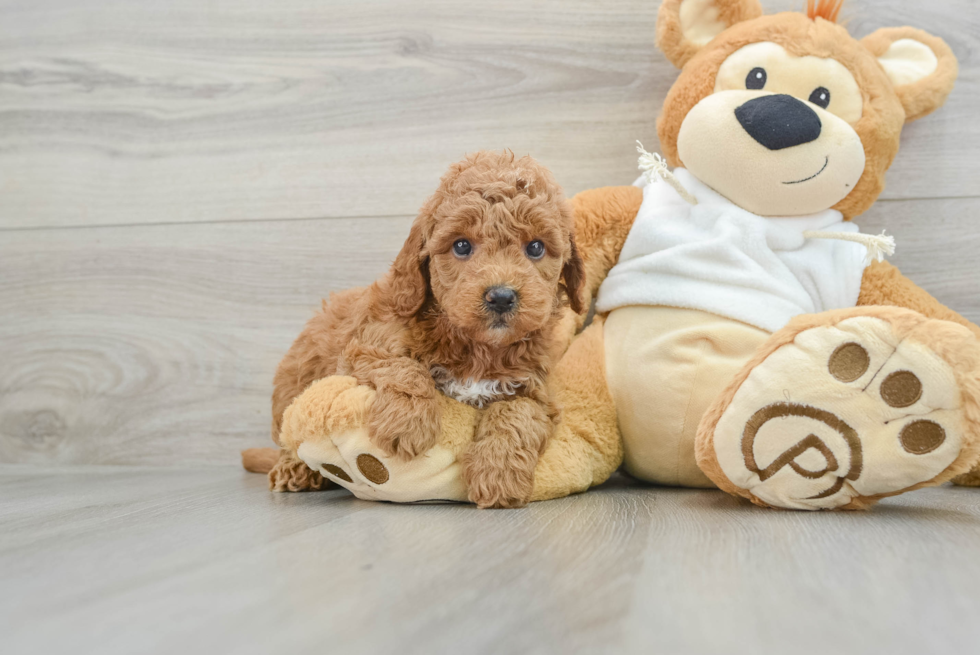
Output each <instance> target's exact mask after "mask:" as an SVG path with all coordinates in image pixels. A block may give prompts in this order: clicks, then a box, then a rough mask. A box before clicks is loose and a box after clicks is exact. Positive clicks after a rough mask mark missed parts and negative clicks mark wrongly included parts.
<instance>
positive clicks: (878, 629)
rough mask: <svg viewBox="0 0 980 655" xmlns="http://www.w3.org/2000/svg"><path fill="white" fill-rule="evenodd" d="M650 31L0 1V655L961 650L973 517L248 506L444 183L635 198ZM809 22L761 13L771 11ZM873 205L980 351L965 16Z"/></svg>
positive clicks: (906, 265)
mask: <svg viewBox="0 0 980 655" xmlns="http://www.w3.org/2000/svg"><path fill="white" fill-rule="evenodd" d="M658 4H659V3H658V2H657V0H539V1H538V2H526V1H524V0H496V1H494V2H486V1H483V0H479V1H478V0H356V1H355V0H346V1H345V0H274V1H273V0H208V1H207V2H202V1H201V0H0V590H2V592H3V593H0V652H3V653H4V655H6V653H8V652H11V653H44V654H47V653H52V652H64V651H71V652H75V653H99V654H102V653H144V652H145V653H162V652H167V653H170V652H175V651H177V652H187V653H192V654H196V653H199V652H201V653H215V652H218V653H222V652H242V653H251V652H255V653H259V652H261V653H269V652H273V653H282V652H288V653H305V652H334V651H336V652H345V653H359V652H404V653H443V652H464V653H525V652H527V653H571V652H613V653H634V652H635V653H682V652H683V653H721V652H724V653H738V652H750V653H764V652H794V653H810V652H813V653H818V652H819V653H825V652H833V653H852V652H853V653H865V652H889V653H916V654H917V655H918V654H921V653H929V652H941V651H947V650H951V651H953V650H955V651H957V652H972V651H974V650H976V644H977V643H978V642H980V628H978V623H977V620H976V617H977V616H978V613H980V591H978V590H980V564H978V562H980V545H978V544H980V490H964V489H956V488H942V489H936V490H925V491H920V492H916V493H913V494H909V495H907V496H905V497H902V498H900V499H893V500H890V501H888V502H886V503H884V504H883V505H882V506H881V507H879V508H878V509H876V510H874V511H873V512H871V513H864V514H847V515H844V514H819V515H811V514H806V515H803V514H793V513H782V512H765V511H762V510H757V509H754V508H752V507H750V506H748V505H745V504H742V503H739V502H736V501H735V500H733V499H730V498H728V497H726V496H724V495H723V494H721V493H718V492H701V491H682V490H672V489H653V488H646V487H639V486H634V485H632V484H631V483H629V482H628V481H626V480H624V479H617V480H615V481H614V482H612V483H610V484H608V485H606V486H605V487H603V488H601V489H599V490H595V491H592V492H590V493H588V494H585V495H582V496H578V497H574V498H568V499H563V500H559V501H554V502H549V503H544V504H538V505H535V506H532V507H529V508H527V509H524V510H519V511H514V512H478V511H476V510H475V509H473V508H470V507H462V506H419V507H397V506H392V505H385V504H377V503H365V502H362V501H358V500H355V499H353V498H352V497H350V496H349V495H347V494H346V493H344V492H329V493H324V494H309V495H305V494H304V495H278V494H276V495H274V494H270V493H268V492H267V491H266V489H265V483H264V480H263V479H262V477H261V476H250V475H247V474H245V473H243V472H241V471H240V470H239V469H238V468H237V466H238V451H239V450H240V449H241V448H244V447H249V446H261V445H267V444H268V443H269V441H268V425H269V410H268V398H269V394H270V391H271V378H272V372H273V370H274V367H275V364H276V362H277V361H278V359H279V357H280V356H281V355H282V353H283V352H284V351H285V349H286V348H287V347H288V345H289V343H290V341H291V340H292V338H293V337H294V336H295V334H296V333H297V332H298V331H299V329H300V328H301V326H302V323H303V322H304V321H305V320H306V318H307V317H309V316H310V315H311V313H312V312H313V311H314V309H315V308H316V307H317V306H318V305H319V302H320V299H321V298H322V297H324V296H326V295H327V294H328V293H330V292H331V291H335V290H338V289H342V288H346V287H350V286H355V285H361V284H365V283H368V282H370V281H371V280H373V279H375V278H376V277H377V276H378V275H379V274H381V272H382V271H384V270H385V268H386V267H387V265H388V263H389V262H390V260H391V259H392V257H393V256H394V254H395V252H396V251H397V249H398V247H399V245H400V244H401V242H402V240H403V238H404V236H405V234H406V233H407V229H408V224H409V222H410V221H411V219H412V216H413V214H414V213H415V211H416V210H417V208H418V207H419V206H420V205H421V203H422V201H423V199H424V198H425V197H426V196H427V195H428V194H429V193H431V192H432V190H433V189H434V188H435V185H436V183H437V180H438V178H439V176H440V175H441V174H442V172H443V171H444V170H445V168H446V167H447V166H448V165H449V164H450V163H451V162H453V161H456V160H457V159H459V158H460V157H461V156H462V155H463V154H464V153H465V152H468V151H473V150H477V149H481V148H494V149H499V148H504V147H509V148H512V149H514V150H515V151H517V152H518V153H521V154H523V153H530V154H532V155H534V156H535V157H537V158H538V159H539V160H541V161H542V162H543V163H545V164H546V165H548V166H549V167H551V168H552V170H553V171H554V172H555V174H556V176H557V177H558V179H559V180H560V181H561V182H562V183H563V185H564V186H565V188H566V190H567V191H568V192H569V193H575V192H577V191H581V190H583V189H587V188H591V187H596V186H603V185H612V184H629V183H630V182H632V180H633V179H634V178H635V177H636V154H635V151H634V145H633V144H634V141H635V140H636V139H641V140H642V141H643V142H644V144H646V145H647V147H648V148H650V149H654V148H656V147H657V143H656V136H655V128H654V121H655V118H656V116H657V114H658V112H659V107H660V105H661V103H662V102H663V98H664V96H665V94H666V92H667V89H668V88H669V86H670V84H671V83H672V82H673V80H674V79H675V76H676V71H675V70H674V69H673V68H672V67H671V66H670V65H669V64H668V63H667V62H666V60H665V59H664V57H663V56H662V55H661V54H660V53H659V52H658V51H657V50H656V48H655V47H654V45H653V35H654V24H655V19H656V12H657V6H658ZM803 4H804V2H803V0H763V5H764V6H765V7H766V9H767V10H768V11H776V10H787V9H791V10H796V9H798V8H799V7H800V6H802V5H803ZM844 14H845V16H846V17H847V19H848V20H849V23H848V25H849V28H850V29H851V30H852V32H853V33H855V34H857V35H864V34H867V33H870V32H871V31H873V30H874V29H877V28H878V27H882V26H891V25H905V24H912V25H915V26H918V27H921V28H923V29H926V30H928V31H930V32H933V33H935V34H939V35H941V36H943V37H944V38H945V39H946V40H947V41H948V42H949V43H950V45H951V47H952V48H953V50H954V51H955V52H956V54H957V56H958V57H959V59H960V66H961V72H960V80H959V83H958V87H957V89H956V91H954V93H953V95H952V97H951V98H950V101H949V103H948V105H947V106H946V107H945V108H944V109H942V110H941V111H940V112H938V113H936V114H935V115H933V116H930V117H928V118H926V119H924V120H922V121H920V122H918V123H916V124H914V125H911V126H909V127H907V128H906V130H905V135H904V141H903V146H902V150H901V152H900V153H899V156H898V159H897V160H896V162H895V165H894V166H893V168H892V170H891V171H890V173H889V177H888V181H889V186H888V189H887V190H886V192H885V194H884V196H883V197H882V199H881V201H880V202H879V203H878V204H877V205H876V206H875V207H874V208H873V209H872V210H871V211H870V212H869V213H868V214H867V215H865V216H863V217H861V219H860V220H859V222H860V223H861V224H862V227H863V229H864V231H866V232H871V233H877V232H879V231H881V230H882V229H887V230H888V231H889V233H890V234H893V235H894V236H895V237H896V238H897V240H898V244H899V252H898V254H897V255H896V256H895V257H894V258H893V259H892V261H893V262H894V263H895V264H897V265H898V266H899V267H900V268H901V269H902V270H903V271H904V272H905V273H906V274H907V275H909V276H910V277H911V278H912V279H914V280H916V281H917V282H919V283H920V284H921V285H922V286H923V287H924V288H926V289H927V290H929V291H930V292H931V293H933V294H934V295H935V296H937V297H938V298H939V299H940V300H942V301H943V302H945V303H946V304H948V305H950V306H951V307H953V308H955V309H957V310H959V311H960V312H962V313H963V314H964V315H966V316H967V317H969V318H970V319H972V320H973V321H975V322H980V293H978V280H980V258H978V257H977V252H980V228H978V223H977V220H978V219H977V217H978V216H980V183H978V180H980V156H978V154H977V153H980V123H978V122H977V121H976V120H975V117H976V115H977V110H976V107H977V106H978V104H980V45H978V38H977V35H978V34H980V5H978V4H977V3H976V2H974V1H973V0H944V1H943V2H933V3H927V4H923V3H919V2H914V1H913V0H848V3H847V4H846V6H845V11H844Z"/></svg>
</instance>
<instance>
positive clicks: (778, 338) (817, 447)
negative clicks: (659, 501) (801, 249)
mask: <svg viewBox="0 0 980 655" xmlns="http://www.w3.org/2000/svg"><path fill="white" fill-rule="evenodd" d="M978 401H980V347H978V345H977V342H976V339H975V338H974V337H973V335H972V334H971V333H970V332H969V331H968V330H966V329H965V328H962V327H961V326H958V325H956V324H953V323H948V322H945V321H936V320H929V319H926V318H924V317H922V316H921V315H919V314H917V313H915V312H909V311H907V310H901V309H896V308H862V309H860V310H848V311H845V312H831V313H827V314H823V315H817V316H808V317H801V319H798V320H797V321H794V322H793V323H791V324H790V325H789V326H788V327H787V328H785V329H784V330H782V331H780V332H778V333H777V334H775V335H773V337H772V339H771V340H770V341H769V342H768V343H767V345H766V346H764V347H763V350H762V352H760V354H759V356H758V357H757V358H756V359H755V360H754V361H753V362H751V363H750V364H749V365H748V366H747V367H746V369H745V370H743V371H742V373H741V374H740V375H739V376H738V377H737V378H736V380H735V381H734V382H733V383H732V385H731V386H730V387H729V388H728V390H727V391H726V392H725V393H724V394H722V396H721V397H720V398H719V400H718V401H716V403H715V404H714V406H713V407H712V408H711V409H710V410H709V411H708V413H707V414H706V415H705V418H704V420H703V421H702V424H701V428H700V430H699V435H698V460H699V462H698V463H699V465H701V467H702V469H703V470H704V471H705V473H706V474H707V475H708V476H709V477H711V478H712V480H713V481H714V482H715V483H716V484H718V486H719V487H721V488H722V489H725V490H726V491H729V492H730V493H734V494H737V495H740V496H743V497H746V498H748V499H750V500H752V501H753V502H755V503H757V504H760V505H766V506H774V507H783V508H791V509H807V510H816V509H837V508H843V509H860V508H863V507H867V506H869V505H871V504H873V503H874V502H875V501H876V500H878V499H879V498H882V497H885V496H890V495H894V494H897V493H901V492H903V491H908V490H911V489H914V488H918V487H922V486H927V485H932V484H939V483H941V482H945V481H947V480H949V479H951V478H952V477H953V476H955V475H958V474H960V473H963V472H965V471H968V470H969V469H970V468H971V466H972V464H974V463H975V461H976V459H977V456H978V448H980V434H978V433H980V429H978V428H980V426H978V423H980V405H978Z"/></svg>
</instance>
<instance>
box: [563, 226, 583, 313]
mask: <svg viewBox="0 0 980 655" xmlns="http://www.w3.org/2000/svg"><path fill="white" fill-rule="evenodd" d="M569 243H570V244H571V252H570V253H569V255H568V259H566V260H565V263H564V265H563V266H562V269H561V278H562V285H563V286H564V288H565V294H566V295H567V296H568V304H569V305H570V306H571V308H572V311H574V312H575V313H576V314H581V313H583V311H584V310H585V307H584V305H583V304H582V287H583V286H584V285H585V262H583V261H582V256H581V255H579V254H578V246H576V245H575V236H574V235H570V236H569Z"/></svg>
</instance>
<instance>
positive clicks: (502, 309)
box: [483, 287, 519, 315]
mask: <svg viewBox="0 0 980 655" xmlns="http://www.w3.org/2000/svg"><path fill="white" fill-rule="evenodd" d="M518 299H519V297H518V295H517V292H516V291H514V290H513V289H511V288H510V287H490V288H489V289H487V290H486V292H484V294H483V304H484V305H485V306H486V308H487V309H489V310H490V311H491V312H493V313H494V314H501V315H503V314H507V313H510V312H512V311H514V309H516V308H517V301H518Z"/></svg>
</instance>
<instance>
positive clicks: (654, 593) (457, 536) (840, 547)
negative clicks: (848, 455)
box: [0, 466, 980, 655]
mask: <svg viewBox="0 0 980 655" xmlns="http://www.w3.org/2000/svg"><path fill="white" fill-rule="evenodd" d="M978 494H980V490H975V489H959V488H943V489H931V490H923V491H920V492H917V493H913V494H908V495H906V496H904V497H901V498H897V499H891V500H888V501H887V502H885V503H883V504H882V505H881V506H880V507H878V508H877V509H876V510H874V511H873V512H870V513H857V514H853V513H848V514H843V513H825V514H801V513H794V512H776V511H771V510H761V509H757V508H753V507H751V506H749V505H747V504H745V503H742V502H740V501H736V500H734V499H732V498H729V497H728V496H726V495H724V494H722V493H721V492H717V491H715V492H711V491H690V490H675V489H650V488H642V487H638V486H631V485H629V484H628V483H626V482H625V481H623V480H621V479H617V480H614V481H613V482H611V483H609V484H607V485H606V486H604V487H602V488H599V489H597V490H593V491H590V492H589V493H587V494H583V495H580V496H575V497H571V498H566V499H562V500H557V501H552V502H547V503H538V504H535V505H532V506H531V507H528V508H526V509H522V510H514V511H480V510H477V509H475V508H473V507H471V506H460V505H428V506H416V507H404V506H396V505H388V504H383V503H371V502H365V501H360V500H356V499H355V498H353V496H350V495H348V494H347V493H346V492H344V491H333V492H326V493H320V494H270V493H268V492H267V491H266V489H265V484H264V480H262V479H261V478H260V477H259V476H250V475H247V474H245V473H242V472H240V471H236V470H233V469H230V468H223V467H212V468H210V469H197V470H181V471H174V470H165V469H159V468H157V469H151V468H139V469H138V468H130V467H69V468H63V469H59V470H56V471H44V472H41V471H32V470H31V469H30V468H28V467H23V466H21V467H9V466H8V467H0V588H2V589H3V593H2V594H0V634H2V635H3V638H2V641H3V649H2V650H3V651H4V652H5V653H57V652H73V653H100V654H110V653H127V654H128V653H174V652H180V653H215V652H217V653H314V652H328V653H405V654H406V655H408V654H414V653H420V654H421V653H425V654H428V653H451V652H454V653H473V654H480V653H597V652H608V653H803V654H805V653H836V654H841V655H844V654H849V653H891V654H893V655H902V654H905V653H908V654H910V655H921V654H922V653H941V652H960V653H970V652H975V651H976V644H977V642H978V640H980V623H978V622H977V615H978V613H980V593H978V592H977V590H978V589H980V502H978Z"/></svg>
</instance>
